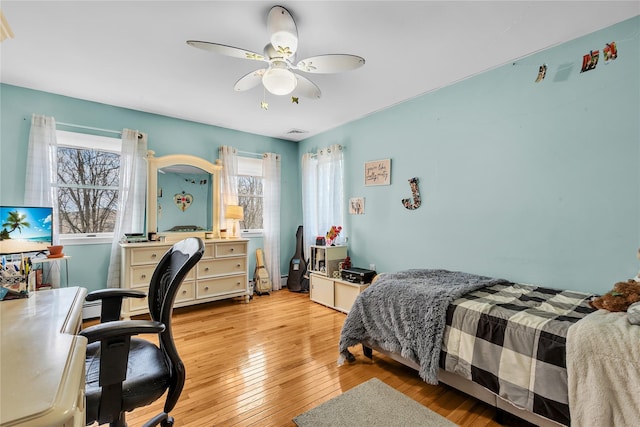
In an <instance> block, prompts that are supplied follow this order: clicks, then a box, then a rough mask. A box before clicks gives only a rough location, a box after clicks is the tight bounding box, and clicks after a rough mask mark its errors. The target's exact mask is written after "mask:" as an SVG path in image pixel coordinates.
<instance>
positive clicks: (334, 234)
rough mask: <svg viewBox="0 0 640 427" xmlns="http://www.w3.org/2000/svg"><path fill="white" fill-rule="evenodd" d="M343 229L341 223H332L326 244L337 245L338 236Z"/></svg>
mask: <svg viewBox="0 0 640 427" xmlns="http://www.w3.org/2000/svg"><path fill="white" fill-rule="evenodd" d="M341 231H342V226H341V225H332V226H331V228H330V229H329V231H327V240H326V245H327V246H335V241H336V239H337V238H338V236H339V235H340V232H341Z"/></svg>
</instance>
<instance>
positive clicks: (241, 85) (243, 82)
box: [233, 68, 267, 91]
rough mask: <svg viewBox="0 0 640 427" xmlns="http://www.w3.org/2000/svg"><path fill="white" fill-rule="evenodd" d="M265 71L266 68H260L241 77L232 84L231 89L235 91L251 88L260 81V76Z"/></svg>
mask: <svg viewBox="0 0 640 427" xmlns="http://www.w3.org/2000/svg"><path fill="white" fill-rule="evenodd" d="M265 71H267V69H266V68H261V69H259V70H255V71H252V72H250V73H249V74H247V75H245V76H243V77H241V78H240V80H238V81H237V82H236V84H235V85H234V86H233V89H234V90H237V91H243V90H249V89H253V88H254V87H256V86H258V85H259V84H260V83H261V82H262V76H263V75H264V72H265Z"/></svg>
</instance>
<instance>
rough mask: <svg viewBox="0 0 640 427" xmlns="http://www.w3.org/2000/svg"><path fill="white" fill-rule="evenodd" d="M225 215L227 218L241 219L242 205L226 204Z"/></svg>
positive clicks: (242, 213)
mask: <svg viewBox="0 0 640 427" xmlns="http://www.w3.org/2000/svg"><path fill="white" fill-rule="evenodd" d="M225 217H226V218H227V219H239V220H240V221H242V220H244V210H243V209H242V206H238V205H227V209H226V214H225Z"/></svg>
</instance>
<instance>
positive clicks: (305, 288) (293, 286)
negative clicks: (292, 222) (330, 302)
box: [287, 225, 309, 292]
mask: <svg viewBox="0 0 640 427" xmlns="http://www.w3.org/2000/svg"><path fill="white" fill-rule="evenodd" d="M302 230H303V229H302V226H301V225H299V226H298V231H296V253H295V254H294V255H293V257H292V258H291V261H289V275H288V276H287V289H289V290H290V291H291V292H309V278H308V276H307V262H306V261H305V260H304V242H303V235H302Z"/></svg>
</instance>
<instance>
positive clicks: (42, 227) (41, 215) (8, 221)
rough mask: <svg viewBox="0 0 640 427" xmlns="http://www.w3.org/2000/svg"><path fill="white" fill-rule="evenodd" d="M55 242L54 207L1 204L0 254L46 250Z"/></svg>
mask: <svg viewBox="0 0 640 427" xmlns="http://www.w3.org/2000/svg"><path fill="white" fill-rule="evenodd" d="M52 243H53V208H50V207H35V206H0V254H1V255H5V254H17V253H30V252H40V251H46V250H47V246H51V245H52Z"/></svg>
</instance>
